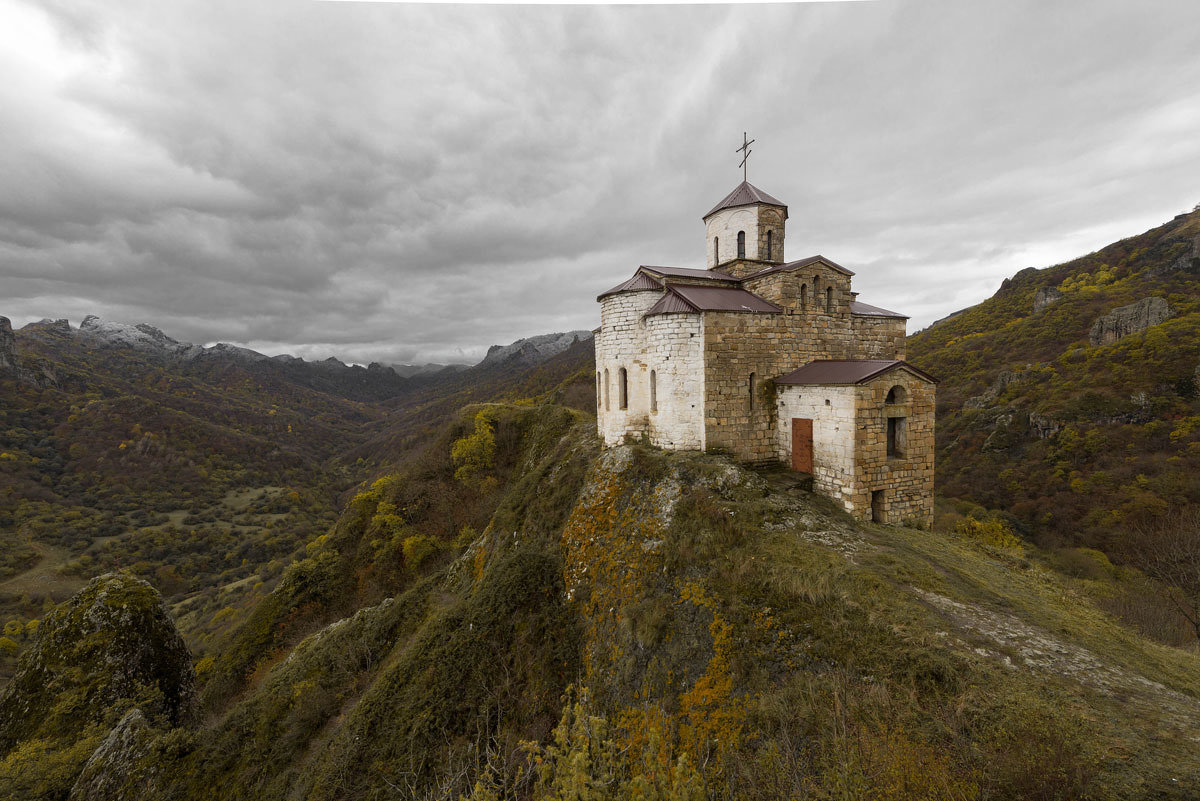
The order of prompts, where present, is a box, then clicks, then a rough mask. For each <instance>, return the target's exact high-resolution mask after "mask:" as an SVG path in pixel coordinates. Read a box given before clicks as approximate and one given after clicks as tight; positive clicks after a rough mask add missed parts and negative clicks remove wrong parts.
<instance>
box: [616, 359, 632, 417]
mask: <svg viewBox="0 0 1200 801" xmlns="http://www.w3.org/2000/svg"><path fill="white" fill-rule="evenodd" d="M617 381H618V391H619V392H620V395H618V396H617V397H618V398H619V399H620V401H621V408H622V409H628V408H629V373H627V372H625V368H624V367H622V368H621V370H620V372H618V373H617Z"/></svg>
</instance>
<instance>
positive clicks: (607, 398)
mask: <svg viewBox="0 0 1200 801" xmlns="http://www.w3.org/2000/svg"><path fill="white" fill-rule="evenodd" d="M611 394H612V393H611V391H610V390H609V388H608V370H605V371H604V411H606V412H607V411H609V410H610V409H611V408H612V398H611Z"/></svg>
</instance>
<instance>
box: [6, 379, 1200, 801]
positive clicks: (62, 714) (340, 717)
mask: <svg viewBox="0 0 1200 801" xmlns="http://www.w3.org/2000/svg"><path fill="white" fill-rule="evenodd" d="M1094 558H1095V559H1096V560H1097V562H1096V565H1097V570H1098V572H1100V573H1101V574H1103V575H1104V576H1105V577H1104V578H1100V579H1094V580H1087V581H1084V580H1078V579H1073V578H1070V577H1067V576H1064V575H1061V574H1059V573H1057V572H1055V571H1054V570H1053V568H1052V565H1051V563H1049V562H1047V561H1046V560H1045V558H1044V557H1043V556H1042V555H1041V554H1040V553H1039V552H1038V551H1036V550H1034V549H1032V548H1030V547H1029V546H1026V545H1024V544H1022V543H1021V542H1020V541H1019V540H1017V539H1015V538H1013V537H1011V535H1004V533H1003V532H1002V531H1000V530H993V529H988V528H986V527H976V528H970V527H966V528H964V529H963V530H962V531H961V532H959V533H957V534H953V533H945V532H927V531H915V530H909V529H901V528H892V527H876V526H865V525H861V524H858V523H856V522H854V521H853V520H852V519H850V518H849V517H848V516H847V515H845V514H844V513H843V512H841V511H840V510H839V509H837V508H835V507H834V505H833V504H832V503H830V502H827V501H825V500H823V499H820V498H818V497H816V496H814V495H812V494H811V493H809V492H806V491H804V490H802V489H799V488H798V487H797V486H796V482H794V481H793V480H791V479H790V476H789V474H788V473H787V472H785V471H780V472H778V473H776V472H772V471H766V472H755V471H749V470H746V469H744V468H742V467H739V466H738V465H736V464H734V463H733V462H731V461H730V460H729V459H728V458H727V457H724V456H716V455H707V456H706V455H701V454H671V453H663V452H660V451H656V450H653V449H650V448H646V447H643V446H625V447H621V448H617V449H610V450H601V449H600V448H599V447H598V443H597V441H596V438H595V434H594V422H593V418H591V416H590V415H588V414H587V413H583V412H579V411H577V410H572V409H568V408H565V407H562V406H557V405H552V404H541V403H530V402H523V403H516V404H483V405H475V406H472V407H470V408H468V409H466V410H464V411H463V412H462V413H461V414H460V415H457V416H456V418H455V419H454V420H453V421H452V422H450V423H449V424H448V425H446V426H444V427H442V428H440V429H439V430H438V431H437V432H436V433H435V434H434V435H433V436H432V438H431V439H430V440H429V442H428V445H427V447H424V448H422V449H421V450H420V452H419V453H418V454H414V456H413V458H411V459H409V460H407V462H406V464H405V465H404V466H403V467H400V468H398V469H397V470H395V471H394V472H389V473H387V474H385V475H382V476H381V477H379V478H378V479H376V480H374V481H373V482H371V483H369V484H367V485H364V486H363V487H362V488H361V489H360V491H359V492H358V493H357V494H356V495H355V496H354V497H353V498H352V499H351V500H350V501H349V502H348V503H347V505H346V507H345V510H344V512H343V513H342V514H341V516H340V518H339V519H338V521H337V523H336V524H335V525H334V526H333V527H332V528H331V529H330V530H329V532H328V533H327V534H325V535H322V536H320V537H318V538H316V539H315V540H313V541H312V542H311V543H310V544H309V545H308V546H307V548H306V549H305V553H304V554H303V556H302V558H299V559H298V560H297V561H296V562H295V563H294V564H292V565H291V566H290V567H289V568H288V569H287V570H286V572H285V574H284V577H283V579H282V581H281V582H280V583H279V584H278V586H277V587H275V589H274V590H273V591H271V592H270V593H269V594H268V595H267V596H266V597H265V598H263V599H262V600H261V601H259V602H258V603H257V605H256V606H255V607H254V609H253V611H252V612H251V614H250V615H249V616H248V617H247V618H246V619H245V621H244V622H243V623H241V624H240V625H238V626H237V627H236V628H235V629H234V630H232V631H231V632H230V633H228V634H227V635H225V636H223V637H222V638H221V639H220V641H219V642H218V643H217V644H216V645H215V646H214V647H213V648H212V649H211V650H210V651H209V653H208V654H207V655H206V656H204V657H203V658H201V659H199V660H197V661H196V662H195V666H194V672H193V670H192V668H191V666H190V665H188V666H184V667H180V665H179V664H178V662H177V660H175V659H174V658H173V654H174V653H176V648H177V646H176V645H175V644H174V643H175V642H176V640H175V635H173V634H172V632H171V631H170V630H163V629H162V627H161V625H160V623H159V622H158V621H161V619H162V618H161V616H158V615H156V614H155V613H154V612H153V608H154V591H153V590H152V589H151V588H149V587H148V586H145V585H140V586H139V585H138V584H130V583H129V581H128V580H126V579H122V578H120V577H105V578H101V579H97V580H95V581H94V582H93V584H92V585H90V586H89V588H88V589H87V590H86V591H85V594H84V596H82V597H81V598H80V599H79V600H78V601H77V602H75V603H73V604H71V605H68V606H66V607H64V608H63V610H62V611H61V612H56V613H55V614H53V615H52V616H50V617H48V618H47V619H46V622H45V624H44V625H45V626H46V630H44V631H43V633H42V637H43V638H44V639H43V640H41V642H45V641H46V640H45V638H54V639H55V640H56V641H62V642H74V641H79V642H82V643H86V644H87V645H86V646H84V647H80V648H78V649H76V650H75V651H73V652H72V664H73V666H74V669H73V671H69V672H68V671H63V670H62V667H61V663H60V662H58V661H56V660H53V659H51V658H49V656H48V655H47V653H46V652H45V651H44V650H43V649H41V648H38V649H34V650H31V651H30V652H29V653H28V656H26V657H25V658H23V660H22V663H21V668H20V672H19V673H18V675H17V678H16V679H15V680H14V682H13V683H12V684H11V685H10V689H9V692H8V695H6V696H4V697H2V698H0V710H9V712H8V714H10V715H11V710H12V709H13V708H14V705H21V707H22V708H29V709H34V708H36V709H39V710H44V712H43V713H42V714H41V715H39V716H38V717H37V718H36V719H35V720H34V721H32V722H28V723H25V724H22V726H21V727H20V728H19V729H18V730H17V734H16V736H15V737H10V738H9V739H8V740H2V741H0V786H8V787H11V788H15V789H14V790H13V791H11V796H10V797H14V798H17V797H19V798H65V797H67V796H68V795H69V796H70V797H71V798H73V799H85V798H86V799H109V798H130V797H138V798H141V799H180V800H181V801H182V799H201V798H203V799H213V798H218V799H247V798H254V799H291V798H304V799H343V798H365V799H387V798H397V799H409V798H415V799H453V800H454V801H459V799H463V798H469V799H472V800H473V801H482V799H501V798H504V799H518V798H519V799H578V798H590V799H598V800H603V799H614V801H615V799H627V798H645V799H705V798H739V799H779V798H812V799H851V798H866V797H870V798H890V799H1030V798H1046V799H1051V798H1054V799H1066V798H1113V799H1118V798H1120V799H1128V798H1180V799H1183V798H1188V797H1191V795H1192V793H1193V791H1194V790H1195V788H1196V785H1195V777H1196V776H1197V775H1200V762H1197V756H1196V751H1195V748H1194V740H1195V738H1196V737H1197V736H1200V702H1198V700H1197V699H1198V698H1200V684H1198V683H1197V679H1196V677H1197V676H1198V675H1200V672H1198V671H1197V667H1200V663H1198V661H1197V659H1198V658H1197V656H1196V655H1195V654H1194V653H1187V652H1185V651H1183V650H1179V649H1174V648H1169V647H1166V646H1162V645H1158V644H1154V643H1152V642H1150V641H1147V640H1145V639H1143V638H1141V637H1140V636H1139V635H1137V634H1136V633H1134V632H1133V631H1131V630H1130V629H1128V628H1126V627H1124V626H1123V625H1121V624H1120V623H1119V622H1118V621H1116V620H1115V619H1113V618H1112V617H1109V616H1107V615H1106V614H1104V613H1103V612H1101V611H1100V610H1099V609H1098V608H1097V607H1096V606H1095V604H1094V602H1093V600H1094V598H1096V597H1099V596H1102V595H1104V594H1105V593H1107V592H1108V591H1109V590H1110V588H1111V587H1112V586H1113V585H1114V584H1115V583H1116V582H1119V581H1121V580H1122V573H1121V571H1120V570H1117V569H1115V568H1112V566H1111V565H1108V564H1107V563H1106V562H1104V560H1103V558H1102V557H1099V556H1096V557H1094ZM112 598H124V599H127V600H126V601H123V602H125V603H131V604H135V605H136V608H138V609H142V610H145V611H144V612H141V613H139V614H144V615H146V616H147V617H148V619H151V620H154V621H156V622H155V623H154V625H153V626H148V627H147V636H146V637H145V638H143V639H142V640H136V639H133V640H131V638H130V637H129V636H128V628H127V627H126V626H124V625H123V623H122V622H121V621H120V620H115V621H112V622H108V618H107V617H106V616H105V615H104V614H99V615H96V616H93V617H80V616H79V615H78V614H77V612H76V611H74V610H78V609H80V608H82V607H84V606H86V605H87V604H92V605H95V606H98V607H99V608H101V609H105V608H108V605H110V604H111V603H112V601H111V600H109V599H112ZM83 635H86V636H83ZM132 654H141V655H143V656H142V658H141V660H140V661H137V662H136V664H142V665H146V666H147V667H146V668H144V669H143V670H142V671H141V672H138V673H133V674H132V676H131V678H130V679H127V680H125V681H126V684H125V685H116V686H114V684H113V680H110V679H109V678H108V676H109V673H108V669H107V668H106V667H105V664H104V660H106V659H113V658H117V659H120V660H121V661H122V664H125V663H128V662H133V661H134V660H132V659H130V658H128V656H127V655H132ZM160 665H161V666H164V667H161V668H156V667H154V666H160ZM39 677H42V678H41V679H39ZM134 679H136V681H134ZM39 682H40V683H39ZM193 682H194V686H195V687H196V688H197V691H196V692H195V693H194V694H191V693H189V692H188V690H187V688H189V687H191V686H193ZM180 688H183V689H182V690H181V689H180ZM3 720H4V718H3V717H0V721H3ZM68 723H70V724H72V725H67V724H68Z"/></svg>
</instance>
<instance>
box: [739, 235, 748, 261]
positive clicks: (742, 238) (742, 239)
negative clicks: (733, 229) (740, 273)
mask: <svg viewBox="0 0 1200 801" xmlns="http://www.w3.org/2000/svg"><path fill="white" fill-rule="evenodd" d="M738 258H739V259H744V258H746V232H745V231H738Z"/></svg>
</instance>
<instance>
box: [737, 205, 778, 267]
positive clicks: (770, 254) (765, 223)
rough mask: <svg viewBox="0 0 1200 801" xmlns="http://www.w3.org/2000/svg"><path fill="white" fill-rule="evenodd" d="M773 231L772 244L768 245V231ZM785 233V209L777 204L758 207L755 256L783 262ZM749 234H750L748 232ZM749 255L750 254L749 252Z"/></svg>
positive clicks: (765, 259) (764, 259) (763, 259)
mask: <svg viewBox="0 0 1200 801" xmlns="http://www.w3.org/2000/svg"><path fill="white" fill-rule="evenodd" d="M768 231H770V232H771V246H770V248H768V247H767V232H768ZM784 233H785V228H784V218H783V209H780V208H777V207H775V206H759V207H758V248H757V249H756V250H755V251H754V252H755V254H756V255H755V258H757V259H760V260H762V261H770V262H782V261H783V260H784V259H783V237H784ZM747 236H749V234H747ZM746 255H747V256H749V255H750V254H749V253H747V254H746Z"/></svg>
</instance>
